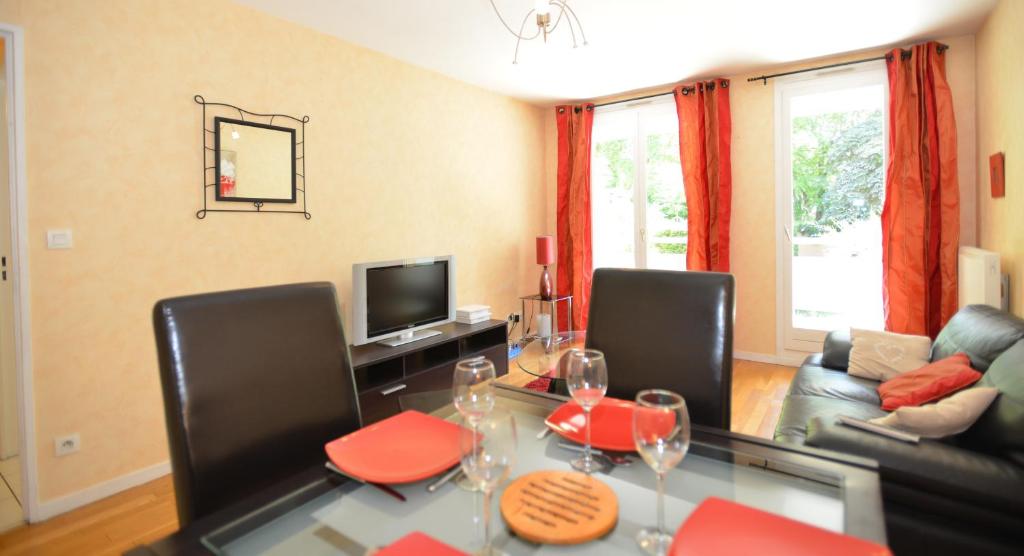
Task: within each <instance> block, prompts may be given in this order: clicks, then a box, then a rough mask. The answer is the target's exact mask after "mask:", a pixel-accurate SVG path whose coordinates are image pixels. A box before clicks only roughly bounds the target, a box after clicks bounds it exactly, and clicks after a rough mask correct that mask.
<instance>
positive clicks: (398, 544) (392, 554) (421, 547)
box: [373, 531, 466, 556]
mask: <svg viewBox="0 0 1024 556" xmlns="http://www.w3.org/2000/svg"><path fill="white" fill-rule="evenodd" d="M373 554H374V556H466V553H465V552H462V551H461V550H456V549H454V548H452V547H450V546H448V545H447V544H444V543H443V542H441V541H439V540H437V539H435V538H434V537H431V536H429V535H426V534H424V533H420V532H419V531H416V532H414V533H409V534H408V535H406V536H404V537H402V538H400V539H398V540H397V541H395V542H393V543H391V544H389V545H387V546H385V547H384V548H382V549H380V550H378V551H377V552H374V553H373Z"/></svg>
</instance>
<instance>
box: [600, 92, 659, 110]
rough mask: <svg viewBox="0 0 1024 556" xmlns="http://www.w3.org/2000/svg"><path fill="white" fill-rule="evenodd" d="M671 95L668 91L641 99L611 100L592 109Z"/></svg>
mask: <svg viewBox="0 0 1024 556" xmlns="http://www.w3.org/2000/svg"><path fill="white" fill-rule="evenodd" d="M671 94H672V91H668V92H666V93H657V94H653V95H645V96H642V97H633V98H624V99H622V100H613V101H611V102H602V103H601V104H595V105H594V108H600V107H602V106H611V105H613V104H622V103H624V102H636V101H638V100H647V99H649V98H657V97H667V96H668V95H671Z"/></svg>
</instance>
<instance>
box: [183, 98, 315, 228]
mask: <svg viewBox="0 0 1024 556" xmlns="http://www.w3.org/2000/svg"><path fill="white" fill-rule="evenodd" d="M193 100H195V101H196V104H199V105H200V106H202V107H203V119H202V123H203V189H202V191H203V208H201V209H199V210H198V211H196V218H199V219H203V218H206V215H207V213H210V212H252V213H274V214H301V215H303V216H304V217H305V218H306V220H309V219H310V218H312V216H311V215H310V214H309V209H308V208H307V206H306V176H305V174H306V124H307V123H309V116H302V117H301V118H297V117H295V116H289V115H287V114H260V113H258V112H250V111H249V110H245V109H243V108H239V107H237V106H235V105H233V104H227V103H224V102H207V101H206V99H204V98H203V97H202V96H201V95H196V96H195V97H194V99H193ZM211 190H212V191H211ZM300 197H301V204H302V206H301V207H299V206H298V205H299V203H300V201H299V198H300ZM242 203H249V204H251V206H250V207H248V208H246V207H244V206H239V205H241V204H242ZM269 203H272V204H270V205H269V206H275V207H280V208H266V206H268V204H269Z"/></svg>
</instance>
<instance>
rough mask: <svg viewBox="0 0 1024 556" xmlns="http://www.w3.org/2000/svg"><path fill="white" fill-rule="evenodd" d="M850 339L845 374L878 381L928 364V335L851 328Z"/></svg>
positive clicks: (930, 349)
mask: <svg viewBox="0 0 1024 556" xmlns="http://www.w3.org/2000/svg"><path fill="white" fill-rule="evenodd" d="M850 337H851V339H852V345H853V347H852V348H851V349H850V367H849V369H848V370H847V372H848V373H849V374H851V375H853V376H859V377H861V378H870V379H871V380H878V381H881V382H884V381H886V380H889V379H890V378H894V377H896V376H898V375H900V374H901V373H905V372H907V371H913V370H914V369H920V368H921V367H923V366H925V365H927V364H928V356H929V354H930V353H931V351H932V341H931V339H930V338H928V336H911V335H909V334H896V333H894V332H880V331H877V330H861V329H859V328H853V329H851V330H850Z"/></svg>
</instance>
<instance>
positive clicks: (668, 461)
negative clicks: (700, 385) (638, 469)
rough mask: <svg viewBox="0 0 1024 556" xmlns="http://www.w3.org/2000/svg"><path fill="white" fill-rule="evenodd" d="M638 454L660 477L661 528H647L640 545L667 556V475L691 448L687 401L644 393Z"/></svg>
mask: <svg viewBox="0 0 1024 556" xmlns="http://www.w3.org/2000/svg"><path fill="white" fill-rule="evenodd" d="M633 438H634V442H636V451H637V452H639V453H640V457H642V458H643V460H644V461H645V462H647V465H649V466H650V467H651V469H653V470H654V473H655V474H656V475H657V477H658V526H657V528H653V529H652V528H648V527H645V528H644V529H642V530H641V531H640V533H639V534H637V536H636V542H637V544H639V545H640V547H641V548H643V549H644V551H646V552H647V553H648V554H656V555H660V554H665V553H666V552H668V548H669V546H671V545H672V535H669V534H668V532H667V531H666V530H665V474H666V473H668V472H669V471H670V470H672V468H674V467H675V466H677V465H679V462H681V461H683V457H684V456H686V451H687V450H688V449H689V447H690V414H689V412H688V411H687V410H686V400H684V399H683V397H682V396H680V395H679V394H676V393H675V392H669V391H668V390H643V391H641V392H639V393H637V395H636V408H635V409H634V410H633Z"/></svg>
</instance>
